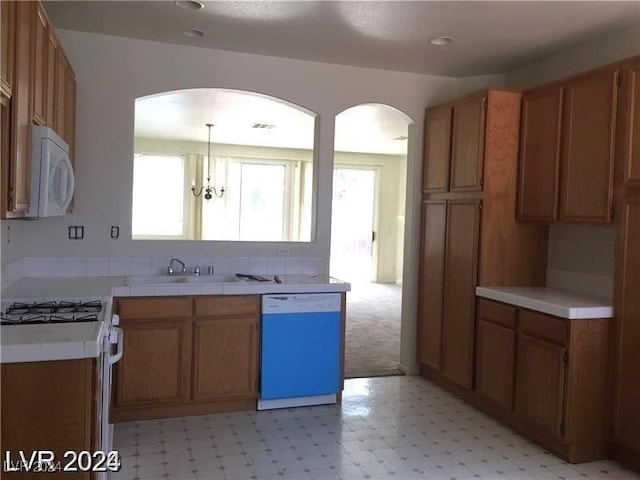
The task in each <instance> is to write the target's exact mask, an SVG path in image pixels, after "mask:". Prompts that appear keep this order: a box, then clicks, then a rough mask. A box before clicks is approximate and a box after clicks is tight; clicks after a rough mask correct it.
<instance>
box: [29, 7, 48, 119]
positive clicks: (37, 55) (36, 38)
mask: <svg viewBox="0 0 640 480" xmlns="http://www.w3.org/2000/svg"><path fill="white" fill-rule="evenodd" d="M32 5H33V7H34V8H33V28H34V33H33V45H32V50H33V53H32V55H33V120H34V122H35V123H37V124H39V125H44V124H45V123H46V114H47V98H48V97H47V94H48V92H47V47H48V45H49V29H48V26H47V19H46V17H45V14H44V11H43V7H42V4H41V3H40V2H37V3H33V4H32Z"/></svg>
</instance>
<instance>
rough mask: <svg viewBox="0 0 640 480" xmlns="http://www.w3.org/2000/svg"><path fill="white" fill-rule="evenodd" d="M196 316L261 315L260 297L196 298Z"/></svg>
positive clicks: (226, 296) (223, 296)
mask: <svg viewBox="0 0 640 480" xmlns="http://www.w3.org/2000/svg"><path fill="white" fill-rule="evenodd" d="M194 307H195V315H196V317H198V316H218V317H220V316H228V315H253V316H254V317H257V315H259V314H260V297H259V296H258V295H219V296H215V297H196V298H195V305H194Z"/></svg>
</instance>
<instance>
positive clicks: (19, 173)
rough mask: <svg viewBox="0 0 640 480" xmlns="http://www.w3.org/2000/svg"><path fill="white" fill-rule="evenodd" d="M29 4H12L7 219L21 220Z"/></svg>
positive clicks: (27, 131)
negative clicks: (14, 15)
mask: <svg viewBox="0 0 640 480" xmlns="http://www.w3.org/2000/svg"><path fill="white" fill-rule="evenodd" d="M33 5H34V4H33V3H31V2H16V4H15V8H16V36H15V64H14V67H15V70H14V82H13V88H12V97H11V156H10V162H9V172H8V173H9V179H8V180H9V181H8V186H7V188H8V191H7V195H8V197H9V199H8V205H9V208H8V209H7V216H21V215H24V213H25V212H26V211H27V210H28V208H29V201H30V190H31V184H30V182H31V177H30V172H31V118H32V112H33V96H32V86H33V84H32V76H31V69H32V62H31V41H32V40H31V38H32V35H31V34H32V18H33V16H32V13H33V9H32V8H33Z"/></svg>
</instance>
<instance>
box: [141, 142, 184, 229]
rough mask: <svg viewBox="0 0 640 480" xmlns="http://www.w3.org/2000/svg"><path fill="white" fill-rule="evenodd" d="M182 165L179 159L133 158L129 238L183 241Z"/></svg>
mask: <svg viewBox="0 0 640 480" xmlns="http://www.w3.org/2000/svg"><path fill="white" fill-rule="evenodd" d="M184 178H185V162H184V158H183V157H180V156H163V155H144V154H140V155H135V157H134V160H133V202H132V203H133V207H132V217H133V219H132V235H133V237H134V238H149V237H152V238H184V236H185V222H184V207H185V205H184Z"/></svg>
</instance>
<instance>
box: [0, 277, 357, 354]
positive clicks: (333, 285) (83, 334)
mask: <svg viewBox="0 0 640 480" xmlns="http://www.w3.org/2000/svg"><path fill="white" fill-rule="evenodd" d="M279 278H280V280H281V281H282V283H275V282H272V281H270V282H257V281H232V282H224V283H222V282H219V283H207V279H206V277H205V276H203V277H201V278H199V279H198V280H199V282H198V283H180V284H166V283H165V284H154V283H148V284H144V285H142V284H137V285H131V286H129V285H128V283H129V282H128V277H124V276H122V277H64V278H23V279H21V280H19V281H17V282H16V283H14V284H12V285H11V286H9V287H7V288H5V289H4V290H2V295H1V296H0V300H1V301H2V308H3V311H4V309H6V306H7V305H8V304H9V303H11V302H25V303H31V302H43V301H50V300H57V301H60V300H69V301H73V300H87V299H97V298H100V299H102V300H103V301H104V302H105V305H106V307H105V310H104V315H105V318H108V317H110V316H111V303H112V297H125V296H161V295H171V296H173V295H244V294H251V295H262V294H269V293H332V292H346V291H349V290H350V289H351V285H350V284H348V283H346V282H343V281H340V280H337V279H334V278H331V277H328V276H326V275H307V274H294V275H284V274H283V275H279ZM104 328H105V327H104V325H103V322H88V323H65V324H39V325H2V326H1V327H0V361H1V362H2V363H10V362H34V361H46V360H68V359H74V358H92V357H97V356H98V355H99V354H100V352H101V341H102V336H103V334H104V332H103V329H104Z"/></svg>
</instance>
